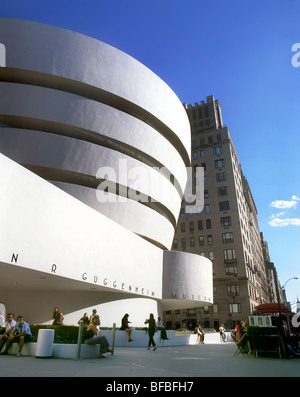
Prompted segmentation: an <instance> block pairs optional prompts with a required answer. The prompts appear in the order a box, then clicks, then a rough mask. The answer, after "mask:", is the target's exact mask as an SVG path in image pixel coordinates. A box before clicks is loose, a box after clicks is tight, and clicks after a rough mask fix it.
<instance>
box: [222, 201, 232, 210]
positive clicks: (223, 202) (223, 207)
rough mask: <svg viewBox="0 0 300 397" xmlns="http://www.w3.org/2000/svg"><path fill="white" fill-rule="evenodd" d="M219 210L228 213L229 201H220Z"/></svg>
mask: <svg viewBox="0 0 300 397" xmlns="http://www.w3.org/2000/svg"><path fill="white" fill-rule="evenodd" d="M219 210H220V211H229V210H230V205H229V201H220V202H219Z"/></svg>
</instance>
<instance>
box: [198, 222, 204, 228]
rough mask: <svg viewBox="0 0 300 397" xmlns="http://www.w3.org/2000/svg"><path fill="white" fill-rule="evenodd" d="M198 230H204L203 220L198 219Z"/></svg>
mask: <svg viewBox="0 0 300 397" xmlns="http://www.w3.org/2000/svg"><path fill="white" fill-rule="evenodd" d="M198 230H203V221H198Z"/></svg>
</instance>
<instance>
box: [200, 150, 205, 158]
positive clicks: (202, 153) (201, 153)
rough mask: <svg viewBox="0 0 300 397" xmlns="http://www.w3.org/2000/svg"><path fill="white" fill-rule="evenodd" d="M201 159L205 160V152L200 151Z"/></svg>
mask: <svg viewBox="0 0 300 397" xmlns="http://www.w3.org/2000/svg"><path fill="white" fill-rule="evenodd" d="M200 158H201V159H204V158H205V150H200Z"/></svg>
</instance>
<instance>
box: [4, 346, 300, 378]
mask: <svg viewBox="0 0 300 397" xmlns="http://www.w3.org/2000/svg"><path fill="white" fill-rule="evenodd" d="M235 351H236V345H235V344H234V343H223V344H221V343H218V344H204V345H193V346H191V345H190V346H174V347H161V348H158V349H157V350H156V351H152V350H150V351H148V350H147V349H146V348H142V347H130V346H128V347H116V348H115V352H114V355H113V356H111V355H108V358H106V359H98V358H90V359H80V360H78V361H76V360H71V359H60V358H36V357H30V356H23V357H20V358H18V357H16V356H15V355H7V356H3V355H0V376H1V377H98V378H106V379H102V381H101V382H103V381H104V382H109V379H108V378H118V377H126V378H127V382H128V381H130V378H132V379H134V378H138V377H147V378H149V380H150V379H151V378H152V379H156V378H161V379H159V380H160V381H163V380H167V379H168V378H176V380H179V381H180V380H183V379H182V378H191V377H200V378H204V377H299V376H300V359H296V358H292V359H280V358H270V357H258V358H255V357H243V356H242V355H241V354H239V355H238V356H236V357H234V353H235ZM177 378H181V379H177ZM135 380H136V379H135Z"/></svg>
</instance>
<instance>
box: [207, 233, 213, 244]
mask: <svg viewBox="0 0 300 397" xmlns="http://www.w3.org/2000/svg"><path fill="white" fill-rule="evenodd" d="M207 244H208V245H212V244H213V236H212V235H209V236H207Z"/></svg>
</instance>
